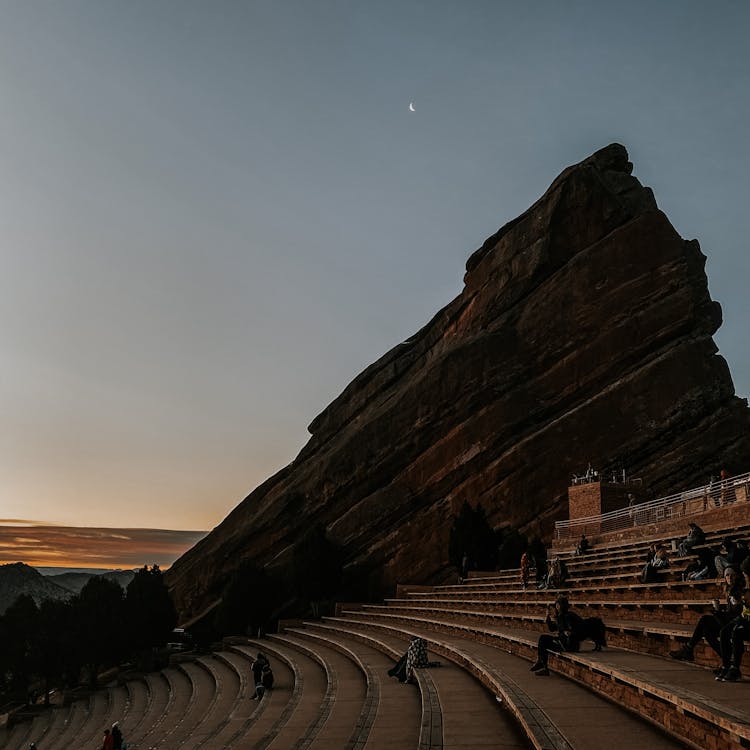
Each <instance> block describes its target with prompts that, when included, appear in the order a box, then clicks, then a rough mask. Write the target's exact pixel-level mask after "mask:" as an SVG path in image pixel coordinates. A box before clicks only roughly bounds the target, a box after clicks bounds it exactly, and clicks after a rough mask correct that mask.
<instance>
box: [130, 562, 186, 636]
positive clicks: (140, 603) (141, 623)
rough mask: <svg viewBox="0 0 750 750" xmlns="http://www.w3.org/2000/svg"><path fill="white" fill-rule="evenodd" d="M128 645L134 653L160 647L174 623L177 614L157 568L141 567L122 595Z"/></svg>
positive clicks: (156, 566) (155, 566) (175, 622)
mask: <svg viewBox="0 0 750 750" xmlns="http://www.w3.org/2000/svg"><path fill="white" fill-rule="evenodd" d="M125 609H126V613H127V623H128V642H129V645H130V646H131V647H132V648H134V649H135V650H136V651H146V650H149V649H151V648H154V647H158V646H163V645H165V644H166V642H167V641H168V640H169V636H170V635H171V633H172V630H173V629H174V627H175V625H176V624H177V612H176V611H175V608H174V603H173V602H172V598H171V597H170V595H169V589H168V588H167V585H166V584H165V583H164V576H163V575H162V572H161V570H159V566H158V565H154V566H153V567H151V568H149V567H148V566H147V565H144V566H143V567H142V568H141V569H140V570H139V571H138V572H137V573H136V574H135V576H134V577H133V580H132V581H131V582H130V583H129V584H128V588H127V593H126V596H125Z"/></svg>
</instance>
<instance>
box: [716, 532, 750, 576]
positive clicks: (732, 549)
mask: <svg viewBox="0 0 750 750" xmlns="http://www.w3.org/2000/svg"><path fill="white" fill-rule="evenodd" d="M749 554H750V552H749V551H748V548H747V544H746V543H745V542H743V541H735V540H734V539H732V538H731V537H727V538H726V539H724V540H722V542H721V550H720V551H719V554H718V555H716V558H715V559H714V564H715V566H716V573H717V575H718V576H719V578H721V577H722V576H723V575H724V568H728V567H730V566H731V567H733V568H738V569H739V567H740V565H742V563H743V562H744V560H745V558H746V557H748V555H749Z"/></svg>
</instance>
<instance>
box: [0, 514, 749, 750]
mask: <svg viewBox="0 0 750 750" xmlns="http://www.w3.org/2000/svg"><path fill="white" fill-rule="evenodd" d="M748 508H749V509H750V503H749V504H748ZM735 511H736V509H735ZM748 516H749V517H750V510H749V511H748ZM734 517H735V518H736V512H735V514H734ZM727 534H732V535H734V536H739V535H745V536H750V523H748V524H746V525H744V526H740V527H737V526H735V525H734V524H733V525H732V526H731V527H727V528H721V527H719V526H717V527H716V528H712V529H711V530H710V531H709V534H708V540H707V543H708V544H709V545H717V544H718V541H719V540H720V539H721V538H722V537H723V536H725V535H727ZM672 539H673V537H672V536H665V537H663V538H658V537H655V538H649V539H645V540H616V541H612V542H610V543H607V542H606V540H604V539H603V538H597V539H594V540H593V541H594V546H593V548H592V550H591V551H590V552H589V553H588V554H586V555H584V556H581V557H576V556H574V555H573V553H572V549H570V548H564V549H563V548H559V547H558V548H557V549H556V550H555V554H558V555H560V556H562V557H564V558H565V559H566V562H567V564H568V567H569V570H570V574H571V575H570V579H569V581H568V584H567V585H566V587H565V588H564V589H558V590H539V589H537V588H535V587H533V586H532V587H529V588H527V589H526V590H524V589H523V587H522V585H521V581H520V575H519V571H518V570H507V571H499V572H498V571H491V572H485V573H480V572H474V573H472V574H471V575H470V577H469V578H468V579H467V580H466V581H465V582H463V583H460V584H452V585H443V586H435V587H426V586H409V585H402V586H400V587H399V588H398V591H397V592H396V596H395V597H393V598H390V599H387V600H386V601H385V602H384V603H382V604H361V603H356V604H341V605H339V606H338V608H337V612H336V616H334V617H329V618H324V619H323V620H320V621H315V622H301V621H289V622H284V623H281V627H280V632H279V633H278V634H276V635H272V636H268V637H267V638H265V639H263V640H260V641H259V640H255V641H254V640H250V639H247V638H233V639H227V640H226V641H225V643H224V645H223V648H221V649H220V650H217V651H215V652H214V653H213V654H208V655H199V656H195V655H185V656H182V657H179V658H176V659H174V662H173V663H172V664H171V665H170V666H169V667H168V668H166V669H164V670H162V671H161V672H158V673H153V674H148V675H143V676H140V675H130V676H125V677H124V678H123V679H122V680H121V683H120V684H112V685H111V686H109V687H107V688H106V689H103V690H100V691H97V692H94V693H90V694H87V693H83V694H82V695H81V696H80V697H79V698H74V699H73V700H72V702H70V703H69V704H68V705H65V706H58V707H53V708H50V709H48V710H40V709H35V710H34V711H33V712H30V714H29V716H28V718H27V719H26V720H25V721H21V722H19V723H17V724H16V725H15V726H12V727H11V728H10V729H8V730H4V732H3V733H0V748H2V750H22V748H27V747H28V744H29V742H31V741H35V742H36V743H37V746H38V748H39V750H64V749H66V748H69V747H95V746H97V744H98V742H99V739H100V737H101V733H102V731H103V729H104V728H105V727H109V726H111V724H112V722H113V721H115V720H117V721H119V722H120V726H121V727H122V729H123V732H124V734H125V737H126V739H127V741H128V743H129V746H130V747H131V748H133V749H134V750H141V748H142V749H144V750H145V749H146V748H164V750H172V749H173V748H174V749H175V750H176V749H177V748H181V749H184V750H230V749H231V750H265V749H266V748H270V749H271V750H305V749H306V748H313V749H318V750H337V749H338V748H342V749H344V750H380V749H381V748H382V749H384V750H390V749H391V748H393V750H398V749H400V748H417V749H418V750H447V748H453V749H454V750H462V749H465V750H469V748H471V749H472V750H473V749H474V748H482V747H490V746H491V747H503V748H521V747H524V748H525V747H529V746H532V747H536V748H550V750H552V749H553V748H554V749H555V750H571V749H572V748H597V749H598V748H601V747H608V748H609V749H610V750H620V748H626V747H627V748H628V749H630V748H632V747H633V746H641V747H648V748H676V747H694V748H708V749H710V750H724V749H725V748H740V747H750V702H749V701H748V699H749V698H750V682H747V683H746V682H741V683H737V684H728V683H717V682H715V681H714V680H713V675H712V673H711V672H710V670H709V667H712V666H715V665H716V664H717V663H718V659H717V657H716V655H715V654H713V652H711V651H710V649H709V648H708V647H705V646H704V647H700V648H698V649H696V653H695V655H696V662H695V664H686V663H683V662H676V661H674V660H671V659H669V658H668V652H669V651H670V650H671V649H673V648H675V647H676V646H677V645H679V644H681V643H684V642H685V639H686V638H687V637H688V636H689V635H690V633H691V632H692V629H693V627H694V625H695V623H696V622H697V619H698V617H699V616H700V614H702V613H703V612H705V611H707V610H708V608H709V607H710V602H711V599H712V598H713V597H714V596H717V595H718V592H719V588H718V585H717V582H716V581H713V580H712V581H696V582H683V581H682V580H680V572H681V571H682V569H683V568H684V566H685V564H686V563H687V559H684V560H682V559H680V558H678V557H677V555H676V554H674V555H673V556H672V559H673V563H672V567H671V568H670V569H669V570H667V571H666V572H664V574H663V575H662V577H661V578H660V580H659V581H658V582H656V583H654V584H642V583H640V582H639V581H638V580H637V574H638V572H639V571H640V569H641V567H642V565H643V563H644V553H645V550H646V547H647V546H648V544H650V543H651V542H664V543H667V544H669V545H670V546H671V542H672ZM677 541H679V539H677ZM561 593H565V594H566V595H567V596H568V597H569V599H570V601H571V604H572V606H573V607H574V609H575V610H576V611H578V612H579V613H580V614H581V615H583V616H599V617H602V618H603V619H604V621H605V623H606V628H607V639H608V648H607V649H605V650H604V651H603V652H594V651H592V650H591V649H592V646H591V644H584V645H583V648H582V651H581V652H579V653H563V654H558V655H555V654H553V655H551V657H550V667H551V669H552V671H553V674H552V676H550V677H549V678H544V677H542V678H537V677H534V676H533V675H532V674H531V673H530V672H529V663H530V661H531V660H533V659H534V658H535V655H536V643H537V639H538V637H539V634H540V633H541V632H543V631H545V630H546V625H545V622H544V618H545V613H546V608H547V606H548V605H549V604H551V603H552V602H553V601H554V599H555V597H556V596H557V595H558V594H561ZM412 635H419V636H421V637H424V638H425V639H426V640H427V641H428V645H429V649H430V653H431V655H430V658H431V659H439V660H440V662H441V666H440V667H437V668H432V669H422V670H417V674H416V677H417V684H416V685H406V686H404V685H401V684H400V683H398V682H397V681H396V680H394V679H391V678H389V677H388V676H387V670H388V668H389V667H390V666H391V665H392V664H393V662H394V660H395V659H397V658H398V657H399V656H400V655H401V654H402V653H403V652H404V651H405V650H406V648H407V645H408V642H409V639H410V637H411V636H412ZM258 650H263V651H264V652H265V653H267V654H268V656H269V658H270V659H271V661H272V663H273V667H274V673H275V676H276V682H275V686H274V689H273V690H272V691H269V692H267V693H266V694H265V695H264V696H263V698H262V699H261V700H251V698H252V696H253V694H254V685H253V684H252V675H251V672H250V664H251V661H252V659H253V657H254V656H255V654H256V653H257V651H258ZM748 669H750V658H749V661H748Z"/></svg>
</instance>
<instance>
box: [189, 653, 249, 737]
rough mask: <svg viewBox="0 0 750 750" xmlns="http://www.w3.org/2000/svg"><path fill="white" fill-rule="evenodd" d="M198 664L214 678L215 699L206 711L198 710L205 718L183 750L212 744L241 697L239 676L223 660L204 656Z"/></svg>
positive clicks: (190, 735)
mask: <svg viewBox="0 0 750 750" xmlns="http://www.w3.org/2000/svg"><path fill="white" fill-rule="evenodd" d="M197 663H198V664H199V665H200V666H202V667H203V668H204V669H206V670H207V671H208V672H210V674H211V676H212V680H213V684H214V698H213V700H212V701H211V705H210V707H208V708H207V709H206V710H204V711H201V710H200V709H197V710H198V711H199V712H201V713H203V718H202V720H201V721H200V723H198V724H197V726H195V727H194V728H193V729H192V730H191V731H190V734H189V735H188V738H187V740H186V741H185V742H183V743H182V744H181V745H180V748H181V750H198V748H202V747H204V746H205V745H207V744H208V743H210V742H211V741H212V740H213V738H214V737H215V736H216V735H217V734H218V733H219V732H220V731H221V729H222V728H223V727H224V724H225V723H226V717H228V716H229V715H230V714H231V712H232V711H233V709H234V707H235V704H236V702H237V700H238V699H239V696H240V678H239V674H238V673H237V672H236V671H235V670H234V669H233V668H232V667H231V666H230V665H229V664H227V663H226V662H225V661H224V660H223V659H219V658H217V657H215V656H213V655H211V656H205V657H204V656H202V657H200V658H199V659H198V660H197Z"/></svg>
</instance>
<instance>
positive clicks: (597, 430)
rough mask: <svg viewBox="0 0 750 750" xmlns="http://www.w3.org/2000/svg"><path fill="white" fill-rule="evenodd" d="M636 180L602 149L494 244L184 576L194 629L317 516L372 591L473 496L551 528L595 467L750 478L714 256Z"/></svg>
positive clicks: (620, 157) (618, 156)
mask: <svg viewBox="0 0 750 750" xmlns="http://www.w3.org/2000/svg"><path fill="white" fill-rule="evenodd" d="M631 170H632V164H631V163H630V162H629V161H628V155H627V152H626V151H625V149H624V148H623V147H622V146H620V145H617V144H613V145H611V146H608V147H607V148H604V149H602V150H601V151H598V152H597V153H595V154H594V155H593V156H591V157H589V158H588V159H586V160H584V161H583V162H581V163H580V164H577V165H575V166H573V167H569V168H568V169H566V170H565V171H564V172H563V173H562V174H561V175H560V176H559V177H558V178H557V179H556V180H555V181H554V182H553V183H552V185H551V187H550V188H549V190H547V192H546V193H545V194H544V196H543V197H542V198H541V199H540V200H539V201H537V203H535V204H534V205H533V206H532V207H531V208H530V209H529V210H528V211H526V212H525V213H524V214H522V215H521V216H519V217H518V218H516V219H514V220H513V221H511V222H509V223H508V224H506V225H505V226H504V227H503V228H502V229H500V231H498V232H497V233H496V234H494V235H493V236H492V237H490V238H489V239H488V240H487V241H486V242H485V243H484V244H483V245H482V247H481V248H480V249H479V250H477V251H476V252H475V253H474V254H473V255H472V256H471V257H470V258H469V261H468V263H467V266H466V268H467V272H466V276H465V279H464V281H465V287H464V289H463V291H462V292H461V294H460V295H459V296H458V297H457V298H456V299H454V300H453V301H452V302H451V303H450V304H449V305H448V306H447V307H445V308H443V309H442V310H441V311H440V312H439V313H437V315H435V317H434V318H433V319H432V320H431V321H430V322H429V323H428V324H427V325H426V326H425V327H424V328H423V329H422V330H421V331H419V332H418V333H416V334H415V335H414V336H412V337H411V338H410V339H409V340H408V341H405V342H403V343H401V344H399V345H398V346H396V347H395V348H394V349H392V350H391V351H389V352H388V353H387V354H385V355H384V356H383V357H381V358H380V359H379V360H378V361H377V362H375V363H374V364H373V365H371V366H370V367H368V368H367V369H366V370H365V371H364V372H363V373H361V374H360V375H359V376H358V377H357V378H355V380H354V381H353V382H352V383H351V384H350V385H349V386H348V387H347V388H346V390H344V392H343V393H342V394H341V395H340V396H339V397H338V398H337V399H336V400H335V401H334V402H333V403H332V404H331V405H330V406H328V408H326V409H325V410H324V411H323V413H322V414H320V416H318V417H317V418H316V419H315V420H314V421H313V423H312V424H311V425H310V432H311V434H312V437H311V438H310V441H309V442H308V444H307V445H306V446H305V447H304V448H303V450H302V451H301V452H300V454H299V456H298V457H297V458H296V459H295V460H294V461H293V462H292V463H291V464H290V465H289V466H287V467H286V468H285V469H283V470H282V471H280V472H279V473H278V474H276V475H275V476H273V477H271V478H270V479H268V480H267V481H266V482H265V483H264V484H262V485H261V486H260V487H258V488H257V489H256V490H255V491H254V492H252V493H251V494H250V495H249V496H248V497H247V498H246V499H245V500H244V501H243V502H242V503H241V504H240V505H239V506H238V507H237V508H235V510H234V511H233V512H232V513H231V514H230V515H229V516H228V517H227V518H226V519H225V520H224V522H223V523H221V525H220V526H218V527H217V528H216V529H215V530H214V531H213V532H212V533H211V534H209V535H208V536H207V537H206V538H205V539H204V540H202V541H201V542H199V543H198V544H197V545H196V546H195V547H193V549H191V550H190V551H189V552H187V553H186V554H185V555H184V556H183V557H182V558H180V560H178V561H177V562H176V563H175V565H174V566H173V568H172V569H171V570H170V571H169V574H168V580H169V582H170V584H171V586H172V587H173V591H174V593H175V597H176V600H177V603H178V607H179V609H180V610H181V613H182V615H183V617H188V616H191V615H194V614H196V613H197V612H200V611H201V610H202V609H204V608H205V607H206V606H208V605H210V603H211V602H212V601H214V600H215V599H216V597H217V596H218V595H219V592H220V589H221V585H222V583H223V582H224V581H225V580H226V578H227V576H228V574H229V573H230V572H231V571H232V570H233V569H234V568H236V566H237V565H238V564H239V563H240V562H241V561H242V560H245V559H251V560H254V561H256V562H258V563H259V564H264V565H268V564H270V565H272V566H282V567H283V566H285V565H287V564H288V562H289V559H290V551H291V549H292V547H293V545H294V544H295V541H296V540H298V539H299V538H300V535H301V534H302V533H303V532H305V530H307V529H309V527H310V526H311V525H312V524H314V523H322V524H324V525H325V527H326V529H327V532H328V535H329V537H330V538H331V539H333V540H335V541H336V542H338V543H339V544H341V545H342V546H343V548H344V549H345V552H346V559H347V564H348V568H349V570H350V571H358V572H359V574H361V576H362V579H363V580H365V579H368V577H369V584H370V593H371V594H374V593H378V591H382V590H384V589H385V587H387V586H389V585H391V584H393V583H394V582H397V581H411V582H419V581H426V580H428V579H430V578H434V577H435V576H436V575H439V573H440V572H441V571H443V570H444V569H445V565H446V555H447V538H448V532H449V528H450V525H451V522H452V516H453V514H454V512H455V511H456V509H457V508H458V507H459V506H460V505H461V504H462V503H463V501H464V500H468V501H470V502H472V503H474V502H476V501H481V502H482V504H483V505H484V507H485V508H486V509H488V514H489V518H490V520H491V522H493V523H494V524H495V525H503V524H510V525H513V526H516V527H520V528H522V529H524V530H526V531H527V532H530V533H539V532H541V533H544V534H547V535H549V533H550V532H551V526H552V521H553V520H554V519H558V518H563V517H565V516H566V512H567V503H566V487H567V485H568V481H569V478H570V476H571V473H573V472H576V471H579V470H581V469H582V468H585V467H586V466H587V464H588V463H589V462H591V463H592V464H594V465H595V466H598V467H604V466H607V465H614V464H618V465H620V464H622V465H624V466H625V467H626V468H627V469H628V470H629V472H630V473H634V472H635V473H637V474H638V475H640V476H642V477H644V478H645V479H646V480H647V482H648V483H649V484H650V486H651V488H652V490H653V491H654V492H669V491H674V490H677V489H679V488H682V487H685V486H689V485H693V484H701V483H703V482H704V481H705V479H706V478H707V477H708V475H709V474H711V473H714V474H716V473H718V470H719V468H720V467H725V468H727V469H728V470H730V471H746V470H748V469H750V429H749V428H750V415H749V412H748V408H747V402H746V401H745V400H742V399H739V398H737V397H735V395H734V387H733V384H732V379H731V376H730V374H729V370H728V368H727V365H726V362H725V361H724V359H723V358H722V357H721V356H719V355H718V354H717V348H716V346H715V345H714V342H713V340H712V338H711V337H712V334H713V333H714V332H715V331H716V330H717V328H718V327H719V325H720V324H721V309H720V307H719V304H718V303H716V302H713V301H712V300H711V299H710V297H709V294H708V288H707V280H706V276H705V273H704V270H703V269H704V261H705V257H704V256H703V254H702V253H701V250H700V247H699V245H698V242H696V241H695V240H692V241H685V240H682V239H681V238H680V236H679V235H678V234H677V232H676V231H675V230H674V228H673V227H672V225H671V224H670V223H669V220H668V219H667V217H666V216H665V215H664V214H663V213H662V212H661V211H660V210H659V209H658V208H657V207H656V203H655V201H654V198H653V195H652V193H651V190H650V189H648V188H644V187H643V186H641V184H640V183H639V182H638V180H637V179H635V178H634V177H632V176H631Z"/></svg>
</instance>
